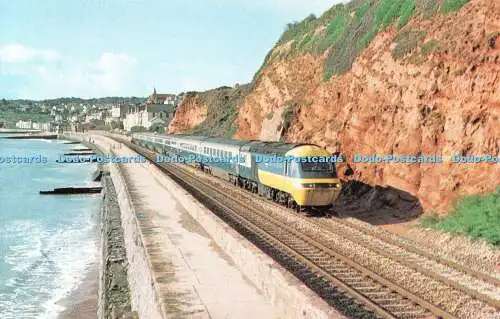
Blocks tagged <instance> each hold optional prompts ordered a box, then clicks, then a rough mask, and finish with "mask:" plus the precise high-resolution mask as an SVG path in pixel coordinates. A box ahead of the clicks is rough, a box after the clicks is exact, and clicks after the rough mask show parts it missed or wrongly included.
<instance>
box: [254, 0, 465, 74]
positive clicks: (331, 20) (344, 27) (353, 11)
mask: <svg viewBox="0 0 500 319" xmlns="http://www.w3.org/2000/svg"><path fill="white" fill-rule="evenodd" d="M467 2H468V0H353V1H351V2H349V3H347V4H338V5H335V6H333V7H332V8H330V9H329V10H328V11H326V12H325V13H324V14H323V15H322V16H321V17H319V18H316V17H315V16H314V15H310V16H308V17H307V18H306V19H304V20H303V21H301V22H294V23H289V24H288V25H287V26H286V31H285V32H284V33H283V35H282V36H281V38H280V39H279V41H278V43H277V44H276V46H275V48H273V50H271V51H270V52H269V53H268V55H267V56H266V58H265V59H264V63H263V65H262V67H261V68H260V69H259V71H257V73H256V74H255V76H254V80H256V79H257V78H258V76H259V74H260V72H261V71H262V69H263V68H264V67H265V66H266V65H267V64H269V63H270V62H272V61H275V60H281V59H286V58H288V57H292V56H295V55H300V54H305V53H310V54H314V55H316V56H322V55H324V54H326V61H325V66H324V79H325V80H329V79H330V78H331V77H332V76H333V75H339V74H342V73H344V72H346V71H348V70H350V69H351V67H352V64H353V63H354V61H355V60H356V58H357V57H358V56H359V54H360V53H361V52H362V51H363V49H365V48H366V47H367V46H368V45H369V44H370V42H371V41H372V40H373V39H374V38H375V36H376V35H377V34H378V33H379V32H380V31H382V30H384V29H386V28H388V27H396V28H397V29H401V28H403V27H404V26H405V25H406V24H407V23H408V21H410V19H412V18H424V19H427V18H430V17H432V16H434V15H436V14H438V13H448V12H454V11H457V10H459V9H460V8H461V7H462V6H463V5H464V4H465V3H467ZM409 42H410V43H408V46H407V48H410V47H411V46H412V45H415V44H416V43H417V42H418V41H409ZM433 44H435V43H432V44H430V45H433ZM400 49H401V50H399V52H396V55H397V56H399V54H403V53H404V52H405V51H407V50H406V49H405V48H402V47H400ZM427 49H429V48H427Z"/></svg>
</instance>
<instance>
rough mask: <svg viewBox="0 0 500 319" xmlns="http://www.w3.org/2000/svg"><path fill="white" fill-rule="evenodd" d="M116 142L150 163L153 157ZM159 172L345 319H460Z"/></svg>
mask: <svg viewBox="0 0 500 319" xmlns="http://www.w3.org/2000/svg"><path fill="white" fill-rule="evenodd" d="M115 140H116V138H115ZM118 141H120V142H123V143H125V144H126V145H127V146H128V147H130V148H131V149H133V150H135V151H136V152H138V153H140V154H142V155H144V156H145V157H147V158H149V159H152V156H153V154H154V153H153V152H151V151H149V150H146V149H144V148H139V147H137V146H136V145H133V144H131V143H129V142H128V141H125V140H118ZM157 166H159V167H160V168H161V169H162V170H163V171H164V172H166V173H167V174H168V175H169V176H170V177H172V178H173V179H174V180H175V181H176V182H178V183H179V184H181V186H183V187H184V188H186V189H187V190H188V191H190V192H191V193H192V194H193V195H194V196H195V197H197V198H198V199H199V200H201V201H202V202H204V203H205V205H207V206H208V207H209V208H211V209H212V210H213V211H214V212H215V213H216V214H217V215H218V216H219V217H220V218H221V219H223V220H225V221H226V222H227V223H228V224H230V225H232V226H233V227H234V228H235V229H236V230H238V231H239V232H240V233H242V234H243V235H244V236H246V237H247V238H248V239H250V240H251V241H252V242H253V243H254V244H256V245H257V246H258V247H260V248H261V249H262V250H264V251H265V252H266V253H268V254H269V255H270V256H272V257H273V258H275V259H276V260H277V261H278V262H280V264H282V265H283V266H284V267H285V268H287V269H289V270H290V271H291V272H292V273H294V274H295V275H296V276H297V277H298V278H299V279H301V280H302V281H304V282H305V283H306V285H308V286H309V287H310V288H311V289H312V290H314V291H315V292H316V293H318V295H319V296H321V297H322V298H323V299H324V300H325V301H327V302H328V303H329V304H330V305H332V306H335V307H337V308H338V309H340V310H342V311H343V312H344V313H345V314H346V315H347V316H349V317H352V318H432V317H434V318H435V317H442V318H457V316H456V315H454V314H453V313H450V312H448V311H447V310H445V309H442V308H441V307H439V306H436V305H435V304H433V303H431V302H428V301H426V300H425V299H423V298H422V297H420V296H418V295H417V294H414V293H413V292H411V291H409V290H408V289H406V288H405V287H402V286H401V285H398V284H397V283H396V282H394V281H393V280H389V279H387V278H384V277H382V276H380V275H379V274H377V273H376V272H374V271H372V270H370V269H368V268H367V267H365V266H364V265H362V264H361V263H358V262H357V261H354V260H353V259H350V258H348V257H346V256H345V255H343V254H341V253H339V252H338V251H335V250H334V249H332V248H331V247H328V246H327V245H325V244H324V242H322V241H320V240H318V239H317V238H314V237H312V236H310V235H309V234H308V233H304V232H300V231H298V230H297V229H296V228H294V227H292V226H290V225H288V224H287V223H284V222H283V220H281V219H280V218H278V217H276V216H273V215H270V214H268V213H266V212H264V211H263V210H262V209H259V207H256V206H253V205H251V203H249V202H248V201H245V200H241V199H238V198H234V197H230V196H227V192H226V191H225V190H223V189H221V188H220V187H217V186H215V185H214V184H213V183H208V182H206V181H202V180H200V178H199V177H198V176H196V175H194V174H192V173H189V172H187V170H186V169H184V168H180V167H177V166H176V165H172V164H161V165H157Z"/></svg>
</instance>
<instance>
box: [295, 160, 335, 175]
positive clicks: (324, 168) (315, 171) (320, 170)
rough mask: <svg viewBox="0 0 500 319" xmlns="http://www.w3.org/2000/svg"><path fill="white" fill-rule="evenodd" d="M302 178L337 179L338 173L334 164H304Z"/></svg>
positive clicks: (301, 165) (301, 168)
mask: <svg viewBox="0 0 500 319" xmlns="http://www.w3.org/2000/svg"><path fill="white" fill-rule="evenodd" d="M299 165H300V176H301V177H302V178H336V177H337V171H336V170H335V165H333V164H332V163H319V162H316V163H315V162H302V163H300V164H299Z"/></svg>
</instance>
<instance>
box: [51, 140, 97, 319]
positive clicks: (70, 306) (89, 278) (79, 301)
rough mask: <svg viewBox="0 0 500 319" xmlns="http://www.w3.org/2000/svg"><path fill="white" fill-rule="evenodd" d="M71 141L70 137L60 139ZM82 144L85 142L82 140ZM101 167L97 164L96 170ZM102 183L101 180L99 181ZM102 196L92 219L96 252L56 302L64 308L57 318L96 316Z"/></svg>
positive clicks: (79, 318)
mask: <svg viewBox="0 0 500 319" xmlns="http://www.w3.org/2000/svg"><path fill="white" fill-rule="evenodd" d="M62 140H64V141H69V142H72V140H71V139H66V138H64V139H62ZM82 145H85V143H84V142H83V141H82ZM101 169H102V167H99V166H98V170H101ZM101 185H102V182H101ZM103 205H104V198H102V199H101V209H99V210H98V211H97V212H95V214H96V215H95V216H94V220H95V224H94V244H95V245H96V248H97V250H96V254H95V256H94V260H93V261H92V263H91V264H90V265H89V266H88V268H87V270H86V274H85V277H84V278H83V279H82V281H81V282H80V283H79V284H78V286H76V287H75V288H74V289H73V290H72V291H70V292H69V293H68V295H67V296H66V297H64V298H63V299H61V300H59V301H58V302H57V304H58V305H61V306H63V307H64V308H65V309H64V310H63V311H61V313H60V314H59V315H58V319H95V318H97V317H98V308H99V280H100V278H99V274H100V267H101V258H102V257H101V255H102V247H101V243H100V238H101V233H100V232H101V222H102V220H101V218H102V216H101V214H102V206H103Z"/></svg>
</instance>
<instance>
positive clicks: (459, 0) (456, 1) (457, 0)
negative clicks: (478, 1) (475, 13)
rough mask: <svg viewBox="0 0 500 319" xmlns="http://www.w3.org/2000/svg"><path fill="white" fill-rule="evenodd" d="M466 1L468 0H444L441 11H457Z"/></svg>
mask: <svg viewBox="0 0 500 319" xmlns="http://www.w3.org/2000/svg"><path fill="white" fill-rule="evenodd" d="M467 2H469V0H444V3H443V6H442V7H441V12H443V13H448V12H455V11H458V10H460V9H461V8H462V6H463V5H464V4H466V3H467Z"/></svg>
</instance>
